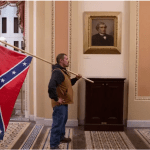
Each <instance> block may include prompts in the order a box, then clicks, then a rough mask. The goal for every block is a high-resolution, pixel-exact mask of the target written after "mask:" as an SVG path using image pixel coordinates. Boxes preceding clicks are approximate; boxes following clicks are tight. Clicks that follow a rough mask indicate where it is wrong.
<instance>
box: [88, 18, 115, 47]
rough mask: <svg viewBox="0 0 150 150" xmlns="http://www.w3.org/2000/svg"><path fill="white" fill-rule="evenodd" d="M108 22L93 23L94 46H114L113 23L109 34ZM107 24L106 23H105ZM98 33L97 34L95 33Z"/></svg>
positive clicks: (92, 42) (98, 21) (92, 43)
mask: <svg viewBox="0 0 150 150" xmlns="http://www.w3.org/2000/svg"><path fill="white" fill-rule="evenodd" d="M108 21H109V20H108ZM108 21H103V20H96V21H95V22H94V20H93V22H92V28H93V32H92V41H91V45H92V46H114V35H113V25H114V24H113V22H112V21H111V20H110V21H109V22H111V24H110V27H109V34H108V33H107V32H108V31H107V29H108V28H107V25H106V23H107V22H108ZM105 22H106V23H105ZM95 32H97V33H95Z"/></svg>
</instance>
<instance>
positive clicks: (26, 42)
mask: <svg viewBox="0 0 150 150" xmlns="http://www.w3.org/2000/svg"><path fill="white" fill-rule="evenodd" d="M25 22H26V23H25V39H24V40H25V45H26V46H25V51H27V52H29V2H28V1H25ZM29 113H30V112H29V73H27V77H26V78H25V118H29Z"/></svg>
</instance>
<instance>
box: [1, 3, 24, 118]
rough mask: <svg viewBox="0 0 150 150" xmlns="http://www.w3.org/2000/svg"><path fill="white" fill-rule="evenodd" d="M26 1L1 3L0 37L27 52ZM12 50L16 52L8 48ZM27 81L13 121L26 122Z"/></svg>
mask: <svg viewBox="0 0 150 150" xmlns="http://www.w3.org/2000/svg"><path fill="white" fill-rule="evenodd" d="M25 3H26V2H25V1H2V2H0V24H1V29H0V37H4V38H5V39H6V41H7V43H9V44H11V45H13V46H16V47H18V48H20V49H23V50H25V44H24V43H25V29H24V28H25V27H24V19H25V17H24V16H25ZM6 47H7V48H9V49H11V50H16V49H14V48H12V47H10V46H6ZM26 82H27V81H26V80H25V82H24V83H23V86H22V88H21V90H20V93H19V95H18V98H17V100H16V103H15V106H14V109H13V112H12V116H11V120H18V119H19V120H20V119H21V120H24V119H25V108H26V100H25V99H26V98H25V93H26V90H25V89H26V87H25V86H26Z"/></svg>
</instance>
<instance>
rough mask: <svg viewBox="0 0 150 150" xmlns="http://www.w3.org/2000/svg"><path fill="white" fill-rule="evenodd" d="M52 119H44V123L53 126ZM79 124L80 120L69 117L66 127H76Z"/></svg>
mask: <svg viewBox="0 0 150 150" xmlns="http://www.w3.org/2000/svg"><path fill="white" fill-rule="evenodd" d="M52 122H53V120H52V119H44V125H45V126H52ZM76 126H78V120H77V119H68V121H67V123H66V127H76Z"/></svg>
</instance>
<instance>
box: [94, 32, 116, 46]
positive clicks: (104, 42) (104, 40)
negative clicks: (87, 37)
mask: <svg viewBox="0 0 150 150" xmlns="http://www.w3.org/2000/svg"><path fill="white" fill-rule="evenodd" d="M92 46H114V38H113V37H112V36H111V35H108V34H105V35H104V36H101V35H100V34H99V33H98V34H95V35H93V36H92Z"/></svg>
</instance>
